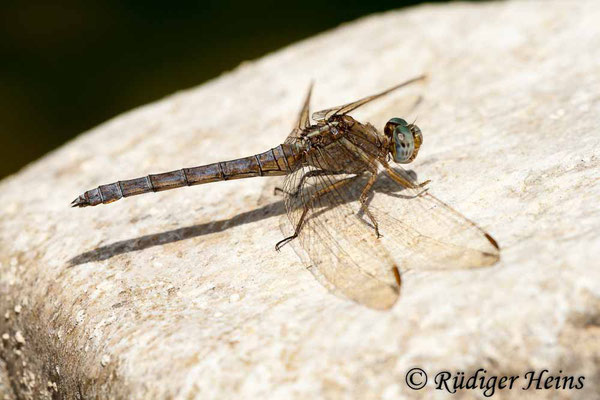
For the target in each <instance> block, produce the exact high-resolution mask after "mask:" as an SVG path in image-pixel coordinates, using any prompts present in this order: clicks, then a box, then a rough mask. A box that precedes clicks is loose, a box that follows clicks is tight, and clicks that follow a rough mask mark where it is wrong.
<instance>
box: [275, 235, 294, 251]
mask: <svg viewBox="0 0 600 400" xmlns="http://www.w3.org/2000/svg"><path fill="white" fill-rule="evenodd" d="M297 237H298V235H292V236H288V237H286V238H285V239H282V240H280V241H279V242H277V244H275V250H276V251H280V250H281V248H282V247H283V246H285V245H286V244H288V243H289V242H291V241H292V240H294V239H295V238H297Z"/></svg>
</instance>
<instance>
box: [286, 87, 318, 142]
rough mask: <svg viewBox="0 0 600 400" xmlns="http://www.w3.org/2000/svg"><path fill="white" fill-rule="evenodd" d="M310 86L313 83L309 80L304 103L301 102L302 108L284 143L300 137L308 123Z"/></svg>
mask: <svg viewBox="0 0 600 400" xmlns="http://www.w3.org/2000/svg"><path fill="white" fill-rule="evenodd" d="M312 88H313V83H312V82H311V84H310V86H309V87H308V93H307V94H306V98H305V99H304V103H303V104H302V109H301V110H300V114H299V115H298V120H297V122H296V125H295V126H294V128H293V129H292V131H291V132H290V134H289V135H288V137H287V139H286V140H285V143H290V142H293V141H295V140H296V139H297V138H299V137H300V134H301V133H302V131H303V130H304V128H306V127H308V126H309V125H310V118H309V108H310V96H311V94H312Z"/></svg>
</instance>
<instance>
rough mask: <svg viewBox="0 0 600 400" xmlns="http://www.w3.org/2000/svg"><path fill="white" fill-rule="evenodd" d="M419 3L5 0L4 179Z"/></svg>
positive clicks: (0, 147) (1, 36) (1, 22)
mask: <svg viewBox="0 0 600 400" xmlns="http://www.w3.org/2000/svg"><path fill="white" fill-rule="evenodd" d="M59 3H60V4H59ZM417 3H421V2H420V1H415V0H412V1H411V0H408V1H402V0H400V1H342V0H333V1H317V0H306V1H302V2H275V1H264V2H260V1H252V2H246V1H239V0H225V1H179V2H169V3H167V2H160V1H151V0H147V1H143V2H140V1H124V0H118V1H117V0H113V1H110V0H107V1H97V2H92V1H62V2H49V1H36V0H28V1H10V0H3V1H2V2H1V5H0V135H1V138H2V139H1V140H2V142H1V143H0V178H3V177H5V176H7V175H9V174H11V173H14V172H16V171H18V170H19V169H20V168H21V167H23V166H24V165H26V164H27V163H29V162H31V161H33V160H35V159H37V158H38V157H40V156H41V155H43V154H45V153H47V152H48V151H50V150H52V149H54V148H56V147H58V146H60V145H61V144H62V143H64V142H65V141H67V140H69V139H71V138H73V137H75V136H76V135H78V134H79V133H81V132H83V131H85V130H87V129H90V128H92V127H94V126H96V125H98V124H100V123H101V122H103V121H105V120H107V119H109V118H111V117H113V116H115V115H117V114H119V113H122V112H124V111H127V110H129V109H132V108H134V107H136V106H139V105H142V104H145V103H148V102H151V101H153V100H157V99H159V98H161V97H164V96H167V95H169V94H171V93H173V92H175V91H177V90H180V89H185V88H188V87H192V86H196V85H198V84H200V83H202V82H204V81H206V80H208V79H210V78H213V77H215V76H217V75H219V74H220V73H222V72H224V71H227V70H230V69H233V68H235V67H236V66H237V65H238V64H240V63H241V62H242V61H244V60H251V59H255V58H258V57H260V56H262V55H264V54H265V53H267V52H270V51H274V50H277V49H278V48H280V47H282V46H285V45H288V44H291V43H293V42H295V41H298V40H301V39H304V38H308V37H310V36H312V35H314V34H316V33H319V32H322V31H325V30H327V29H330V28H334V27H336V26H337V25H339V24H340V23H343V22H347V21H351V20H353V19H356V18H359V17H361V16H364V15H367V14H371V13H375V12H381V11H386V10H391V9H397V8H401V7H406V6H410V5H414V4H417Z"/></svg>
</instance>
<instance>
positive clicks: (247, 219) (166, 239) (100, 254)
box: [68, 170, 416, 267]
mask: <svg viewBox="0 0 600 400" xmlns="http://www.w3.org/2000/svg"><path fill="white" fill-rule="evenodd" d="M407 172H408V173H409V174H410V175H411V177H414V178H415V180H416V174H415V173H414V171H410V170H409V171H407ZM363 181H364V182H366V177H365V178H363V177H361V179H360V180H359V182H363ZM373 191H375V192H381V193H385V194H387V195H390V196H395V197H406V196H403V195H402V194H401V193H400V192H401V187H400V186H399V185H397V184H394V183H393V182H392V181H391V179H389V178H388V177H387V176H386V175H384V174H380V175H379V177H378V179H377V182H376V183H375V185H374V186H373ZM285 212H286V211H285V205H284V202H283V200H279V201H276V202H274V203H270V204H267V205H264V206H262V207H260V208H257V209H254V210H251V211H247V212H243V213H240V214H237V215H235V216H233V217H231V218H228V219H223V220H218V221H211V222H206V223H202V224H197V225H192V226H187V227H183V228H178V229H173V230H169V231H164V232H159V233H153V234H150V235H144V236H140V237H137V238H133V239H126V240H122V241H118V242H114V243H110V244H107V245H104V246H100V247H97V248H95V249H93V250H89V251H86V252H84V253H81V254H79V255H77V256H75V257H73V258H72V259H70V260H69V261H68V266H69V267H74V266H76V265H81V264H85V263H88V262H94V261H103V260H108V259H110V258H112V257H115V256H118V255H120V254H125V253H130V252H133V251H139V250H144V249H147V248H150V247H154V246H161V245H164V244H168V243H175V242H179V241H181V240H186V239H192V238H195V237H199V236H204V235H208V234H211V233H217V232H222V231H224V230H226V229H229V228H231V227H234V226H240V225H245V224H248V223H251V222H256V221H260V220H262V219H265V218H269V217H273V216H278V215H283V214H285Z"/></svg>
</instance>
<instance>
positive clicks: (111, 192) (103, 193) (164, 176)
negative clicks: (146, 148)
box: [71, 144, 300, 207]
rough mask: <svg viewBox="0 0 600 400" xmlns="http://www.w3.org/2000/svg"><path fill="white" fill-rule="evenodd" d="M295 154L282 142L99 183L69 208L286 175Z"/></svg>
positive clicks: (295, 150) (296, 158)
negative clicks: (215, 159)
mask: <svg viewBox="0 0 600 400" xmlns="http://www.w3.org/2000/svg"><path fill="white" fill-rule="evenodd" d="M299 154H300V153H299V152H298V150H297V149H296V148H295V146H294V145H289V144H282V145H279V146H277V147H275V148H272V149H271V150H268V151H265V152H264V153H260V154H255V155H253V156H249V157H243V158H238V159H236V160H231V161H221V162H218V163H214V164H208V165H201V166H199V167H192V168H182V169H178V170H176V171H170V172H163V173H160V174H152V175H147V176H144V177H141V178H135V179H129V180H125V181H117V182H113V183H109V184H107V185H100V186H98V187H97V188H95V189H91V190H88V191H86V192H85V193H83V194H81V195H80V196H79V197H77V198H76V199H75V200H74V201H73V202H72V203H71V205H72V206H73V207H87V206H96V205H98V204H108V203H112V202H113V201H117V200H119V199H121V198H123V197H129V196H135V195H137V194H143V193H150V192H161V191H163V190H170V189H176V188H179V187H183V186H193V185H201V184H203V183H210V182H218V181H225V180H229V179H242V178H251V177H255V176H276V175H286V174H288V173H289V172H290V171H291V170H292V168H293V167H294V165H295V163H296V162H297V161H298V160H299V158H300V155H299Z"/></svg>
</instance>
